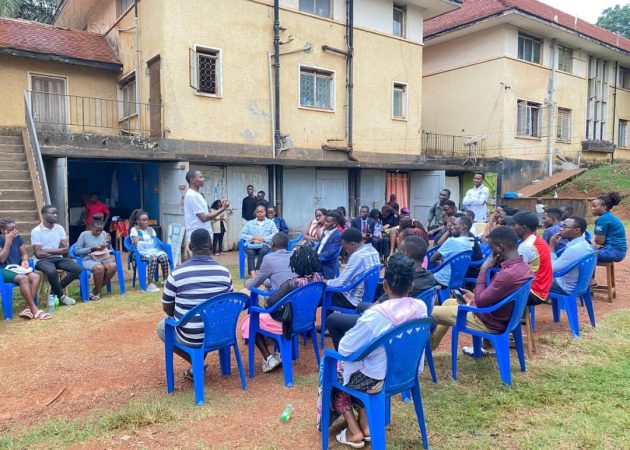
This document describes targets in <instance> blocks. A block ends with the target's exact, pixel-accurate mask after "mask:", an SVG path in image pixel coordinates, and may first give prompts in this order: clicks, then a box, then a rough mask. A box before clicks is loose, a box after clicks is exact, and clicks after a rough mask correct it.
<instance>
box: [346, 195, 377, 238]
mask: <svg viewBox="0 0 630 450" xmlns="http://www.w3.org/2000/svg"><path fill="white" fill-rule="evenodd" d="M369 214H370V208H368V207H367V206H365V205H364V206H361V209H360V210H359V217H355V218H354V219H352V222H351V226H352V228H356V229H357V230H360V231H361V233H362V234H363V241H364V242H365V243H366V244H368V243H371V242H372V237H373V235H374V226H375V225H376V221H375V220H374V219H372V218H371V217H369Z"/></svg>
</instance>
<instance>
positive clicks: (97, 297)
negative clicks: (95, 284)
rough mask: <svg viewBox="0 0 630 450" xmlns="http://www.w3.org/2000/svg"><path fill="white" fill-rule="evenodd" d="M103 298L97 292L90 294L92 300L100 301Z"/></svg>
mask: <svg viewBox="0 0 630 450" xmlns="http://www.w3.org/2000/svg"><path fill="white" fill-rule="evenodd" d="M100 299H101V296H100V295H96V294H90V300H91V301H98V300H100Z"/></svg>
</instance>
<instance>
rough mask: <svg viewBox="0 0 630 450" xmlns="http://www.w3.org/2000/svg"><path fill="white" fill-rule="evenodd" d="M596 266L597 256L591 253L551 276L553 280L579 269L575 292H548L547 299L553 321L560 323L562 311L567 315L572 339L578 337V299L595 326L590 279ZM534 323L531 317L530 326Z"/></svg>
mask: <svg viewBox="0 0 630 450" xmlns="http://www.w3.org/2000/svg"><path fill="white" fill-rule="evenodd" d="M596 265H597V255H596V254H595V253H592V254H590V255H587V256H584V257H583V258H581V259H578V260H577V261H576V262H575V263H573V264H572V265H571V266H569V267H567V268H566V269H564V270H562V271H560V272H556V273H554V274H553V276H554V278H558V277H562V276H564V275H566V274H567V273H569V272H571V271H572V270H574V269H576V268H577V269H579V271H580V272H579V276H578V281H577V284H576V286H575V290H574V291H573V292H572V293H570V294H569V295H562V294H557V293H555V292H549V298H550V299H551V308H552V314H553V321H554V322H560V311H562V310H564V311H565V312H566V313H567V319H568V320H569V327H570V328H571V332H572V333H573V337H574V338H579V337H580V322H579V319H578V310H577V301H578V298H579V299H581V300H583V302H584V305H585V306H586V311H587V312H588V317H589V319H590V321H591V326H592V327H594V326H595V312H594V311H593V299H592V297H591V279H592V278H593V273H594V271H595V266H596ZM533 323H534V317H533V316H532V324H533Z"/></svg>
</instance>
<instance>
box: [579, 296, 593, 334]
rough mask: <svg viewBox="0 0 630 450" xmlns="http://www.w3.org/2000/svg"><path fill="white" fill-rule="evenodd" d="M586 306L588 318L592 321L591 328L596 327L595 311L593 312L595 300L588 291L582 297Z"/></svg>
mask: <svg viewBox="0 0 630 450" xmlns="http://www.w3.org/2000/svg"><path fill="white" fill-rule="evenodd" d="M581 298H582V299H583V301H584V304H585V305H586V311H587V312H588V318H589V320H590V321H591V326H592V327H594V326H595V311H594V310H593V298H592V297H591V292H590V291H586V293H585V294H584V295H582V297H581Z"/></svg>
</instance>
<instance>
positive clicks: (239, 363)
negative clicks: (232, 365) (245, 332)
mask: <svg viewBox="0 0 630 450" xmlns="http://www.w3.org/2000/svg"><path fill="white" fill-rule="evenodd" d="M232 347H233V348H234V356H235V357H236V366H237V367H238V374H239V375H240V377H241V386H243V390H244V391H246V390H247V380H246V379H245V370H244V369H243V361H242V360H241V352H240V351H239V350H238V343H236V342H234V345H233V346H232ZM229 351H230V349H229V348H228V355H229Z"/></svg>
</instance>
